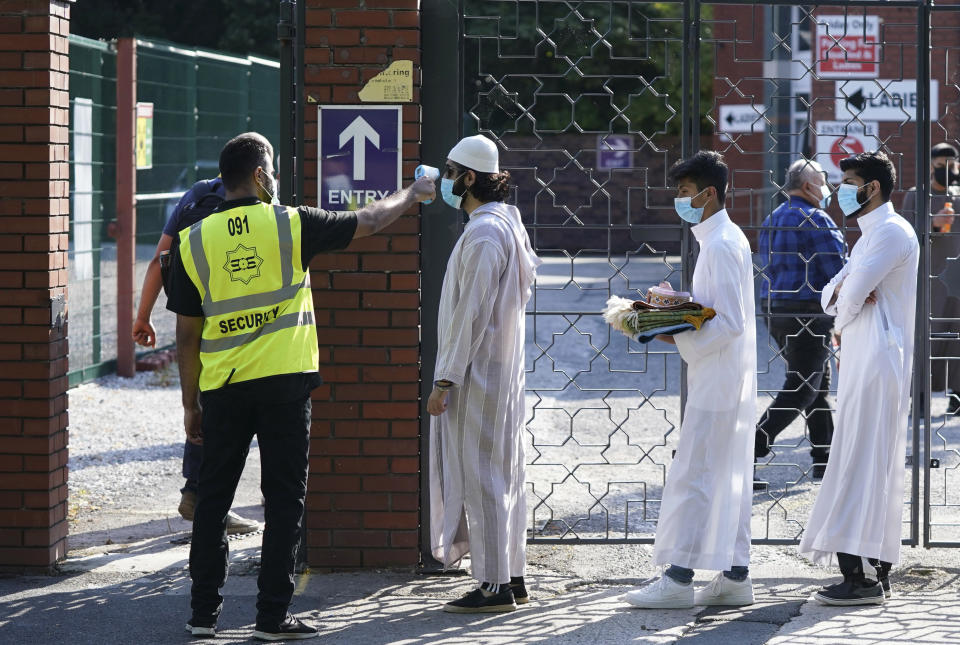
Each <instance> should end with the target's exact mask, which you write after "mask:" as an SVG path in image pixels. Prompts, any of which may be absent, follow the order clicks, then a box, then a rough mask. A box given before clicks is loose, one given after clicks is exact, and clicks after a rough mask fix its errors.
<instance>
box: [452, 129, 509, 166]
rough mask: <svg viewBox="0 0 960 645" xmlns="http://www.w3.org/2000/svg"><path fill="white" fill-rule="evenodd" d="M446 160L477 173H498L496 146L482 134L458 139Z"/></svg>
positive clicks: (498, 164) (498, 161) (498, 156)
mask: <svg viewBox="0 0 960 645" xmlns="http://www.w3.org/2000/svg"><path fill="white" fill-rule="evenodd" d="M447 158H448V159H450V160H451V161H455V162H457V163H458V164H460V165H461V166H464V167H466V168H470V169H471V170H476V171H477V172H488V173H498V172H500V155H499V153H498V152H497V146H496V144H495V143H494V142H493V141H491V140H490V139H488V138H486V137H485V136H483V135H482V134H478V135H475V136H472V137H466V138H464V139H460V141H459V142H458V143H457V145H455V146H453V150H451V151H450V154H449V155H447Z"/></svg>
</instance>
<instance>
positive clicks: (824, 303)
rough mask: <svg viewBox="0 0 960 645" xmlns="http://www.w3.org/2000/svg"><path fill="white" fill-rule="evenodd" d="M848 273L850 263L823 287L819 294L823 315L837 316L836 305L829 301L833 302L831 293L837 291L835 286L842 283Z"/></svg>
mask: <svg viewBox="0 0 960 645" xmlns="http://www.w3.org/2000/svg"><path fill="white" fill-rule="evenodd" d="M848 273H850V262H847V263H846V264H844V265H843V268H842V269H840V271H838V272H837V275H835V276H833V277H832V278H830V282H828V283H827V284H826V285H825V286H824V287H823V291H821V292H820V306H821V307H823V313H826V314H830V315H831V316H836V315H837V303H836V302H834V303H831V302H830V301H831V300H833V293H834V291H836V290H837V285H838V284H840V283H841V282H843V280H844V278H846V277H847V274H848Z"/></svg>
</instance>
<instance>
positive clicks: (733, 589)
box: [624, 151, 757, 609]
mask: <svg viewBox="0 0 960 645" xmlns="http://www.w3.org/2000/svg"><path fill="white" fill-rule="evenodd" d="M670 181H671V182H673V183H675V184H676V185H677V198H676V199H675V200H674V208H675V209H676V211H677V214H678V215H679V216H680V217H681V218H682V219H684V220H686V221H688V222H690V223H691V224H695V226H693V228H692V229H691V231H692V232H693V234H694V236H695V237H696V238H697V242H698V243H699V244H700V255H699V257H698V258H697V266H696V269H694V272H693V285H692V291H693V299H694V301H696V302H698V303H700V304H702V305H703V306H704V307H711V308H713V309H714V310H715V311H716V312H717V315H716V317H715V318H713V319H712V320H708V321H707V322H706V323H704V325H703V327H701V328H700V329H699V330H695V331H694V330H691V331H686V332H683V333H680V334H676V335H675V336H672V337H671V336H659V337H658V339H660V340H663V341H665V342H668V343H675V344H676V346H677V349H678V350H679V352H680V357H681V358H683V360H684V361H685V362H686V363H687V393H688V395H687V402H686V407H685V408H684V416H683V423H682V424H681V427H680V440H679V441H678V443H677V452H676V457H675V458H674V460H673V464H672V465H671V466H670V471H669V473H668V474H667V481H666V485H665V486H664V488H663V501H662V502H661V505H660V517H659V519H658V520H657V536H656V542H655V544H654V550H653V559H654V562H655V563H656V564H663V565H670V567H669V568H668V569H667V570H666V571H665V572H664V575H662V576H661V577H660V578H659V579H657V580H656V581H654V582H651V583H650V584H648V585H646V586H644V587H641V588H639V589H636V590H634V591H631V592H629V593H628V594H626V596H625V598H624V599H625V600H626V601H627V602H628V603H630V604H631V605H633V606H635V607H642V608H647V609H657V608H660V609H682V608H687V607H693V606H694V604H698V605H749V604H751V603H753V583H752V582H751V580H750V576H749V570H748V565H749V563H750V504H751V502H752V501H753V445H754V422H755V418H756V417H755V415H756V407H757V347H756V319H755V316H754V309H753V260H752V256H751V254H750V244H749V243H748V242H747V238H746V237H745V236H744V234H743V231H741V230H740V228H739V227H738V226H737V225H736V224H734V223H733V222H732V221H731V220H730V216H729V215H727V211H726V209H725V208H724V207H723V202H724V196H725V194H726V190H727V165H726V163H724V161H723V157H722V156H721V155H720V154H718V153H716V152H712V151H701V152H698V153H697V154H695V155H694V156H693V157H691V158H690V159H687V160H685V161H681V162H679V163H677V164H675V165H674V166H673V168H671V169H670ZM694 569H710V570H713V571H720V573H718V574H717V575H716V577H714V579H713V581H712V582H711V583H710V584H709V585H707V586H706V587H705V588H703V589H698V590H697V591H696V592H694V589H693V574H694Z"/></svg>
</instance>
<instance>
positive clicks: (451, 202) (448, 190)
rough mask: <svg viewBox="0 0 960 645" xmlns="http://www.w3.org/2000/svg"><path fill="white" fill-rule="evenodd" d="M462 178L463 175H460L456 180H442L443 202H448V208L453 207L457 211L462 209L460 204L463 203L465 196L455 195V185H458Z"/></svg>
mask: <svg viewBox="0 0 960 645" xmlns="http://www.w3.org/2000/svg"><path fill="white" fill-rule="evenodd" d="M462 176H463V173H461V174H460V175H458V176H457V178H456V179H448V178H446V177H444V178H443V179H441V180H440V196H441V197H443V201H445V202H447V205H448V206H452V207H454V208H456V209H459V208H460V204H461V203H462V202H463V195H454V194H453V185H454V184H455V183H457V179H460V177H462ZM464 192H466V191H464Z"/></svg>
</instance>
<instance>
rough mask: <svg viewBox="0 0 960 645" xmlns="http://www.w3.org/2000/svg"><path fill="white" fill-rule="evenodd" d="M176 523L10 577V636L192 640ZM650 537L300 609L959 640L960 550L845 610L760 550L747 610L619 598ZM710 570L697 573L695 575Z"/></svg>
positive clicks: (249, 547)
mask: <svg viewBox="0 0 960 645" xmlns="http://www.w3.org/2000/svg"><path fill="white" fill-rule="evenodd" d="M183 537H184V534H181V533H174V534H170V535H164V536H161V537H158V538H154V539H151V540H146V541H142V542H139V543H134V544H131V545H126V546H121V545H111V546H107V547H99V548H91V549H86V550H82V551H75V552H72V553H71V556H70V558H69V559H68V561H67V562H66V563H65V564H64V565H63V567H62V571H61V573H60V575H57V576H50V577H9V578H0V634H2V641H3V642H4V643H28V642H29V643H58V642H69V643H71V644H77V645H87V644H90V645H94V644H96V645H106V644H112V643H118V644H119V643H144V644H148V643H181V642H184V643H185V642H188V641H189V640H190V638H189V635H188V634H187V633H186V632H185V631H183V623H184V622H185V620H186V619H187V618H188V612H189V598H188V594H189V579H188V577H187V574H186V569H185V568H186V562H187V553H188V550H187V549H188V547H186V546H184V545H181V544H173V543H172V542H171V540H174V541H179V539H180V538H183ZM258 542H259V536H251V537H246V538H243V539H240V540H236V541H233V542H232V546H231V548H232V554H231V560H232V565H231V575H230V578H229V579H228V581H227V584H226V586H225V589H224V596H225V599H226V600H225V605H224V611H223V615H222V617H221V620H220V625H219V638H218V640H217V642H220V643H245V642H250V634H251V631H252V619H253V614H254V611H255V609H254V603H255V596H256V573H257V568H258V560H257V557H258V548H257V547H258ZM648 556H649V547H644V546H603V547H596V546H580V547H573V546H562V547H542V546H534V547H531V549H530V560H531V565H530V571H529V573H528V579H529V581H530V592H531V596H532V599H533V600H532V602H531V603H530V604H529V605H527V606H525V607H522V608H521V609H519V610H518V611H516V612H514V613H511V614H502V615H494V616H461V615H452V614H446V613H444V612H442V611H441V610H440V607H441V605H442V603H443V602H444V601H445V600H447V599H449V598H451V597H454V596H457V595H459V594H460V593H463V592H465V591H467V590H469V588H470V587H471V584H472V583H471V582H470V579H469V578H466V577H463V576H424V575H418V574H417V572H415V571H413V570H392V571H364V572H356V573H326V574H324V573H314V572H307V573H306V574H304V575H301V576H299V577H298V579H297V592H296V597H295V600H294V607H293V609H294V611H296V612H298V613H299V614H300V615H301V616H302V617H305V618H307V619H310V620H312V621H314V622H315V623H316V624H317V625H318V626H319V627H320V628H321V630H322V636H323V637H322V638H321V639H320V640H319V641H314V642H328V643H344V644H353V643H357V644H361V643H362V644H365V645H366V644H387V643H390V644H395V645H413V644H419V643H444V644H455V643H456V644H464V645H466V644H491V645H493V644H501V643H502V644H518V643H557V644H567V643H589V644H591V645H599V644H607V643H681V644H682V645H694V644H697V645H706V644H716V645H729V644H730V643H737V645H754V644H757V645H759V644H761V643H775V644H778V645H794V644H795V643H812V644H817V645H835V644H837V643H851V644H854V643H855V644H857V645H860V644H865V643H878V644H879V643H890V642H894V643H930V644H932V643H956V642H957V641H958V640H960V598H958V595H957V577H958V574H960V569H958V568H957V566H956V562H957V554H956V552H953V551H945V550H940V551H923V550H906V551H905V553H904V556H905V562H904V566H903V567H902V568H900V569H898V570H897V571H896V573H895V575H894V586H895V591H896V592H897V597H896V598H895V599H894V600H891V601H889V602H887V603H886V604H885V605H883V606H881V607H866V608H847V609H836V608H829V607H821V606H819V605H817V604H815V603H813V602H811V601H809V595H810V593H811V591H812V590H814V589H815V588H816V587H817V585H819V584H821V583H822V581H824V580H826V579H829V577H827V576H826V574H827V573H829V572H824V571H822V570H818V569H814V568H812V567H810V566H809V565H807V564H806V563H804V562H803V561H801V560H799V559H798V558H796V556H795V555H794V554H793V552H792V549H790V548H783V547H779V548H777V547H758V548H756V549H755V550H754V556H755V558H754V560H755V563H754V566H753V570H752V573H753V579H754V583H755V588H756V592H757V598H758V602H757V604H755V605H753V606H751V607H746V608H741V609H719V608H696V609H690V610H671V611H648V610H639V609H632V608H630V607H628V606H627V605H625V604H624V603H622V602H621V601H620V600H619V597H620V596H621V595H622V594H623V593H624V592H625V591H627V590H629V589H630V588H631V587H632V586H633V585H636V584H637V583H639V582H640V581H641V580H643V579H644V578H647V577H648V576H650V575H653V574H654V573H655V572H654V571H653V570H652V569H651V568H650V567H649V564H647V563H648V561H649V560H648ZM706 579H707V574H706V573H701V575H699V576H698V583H699V582H703V581H705V580H706Z"/></svg>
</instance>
